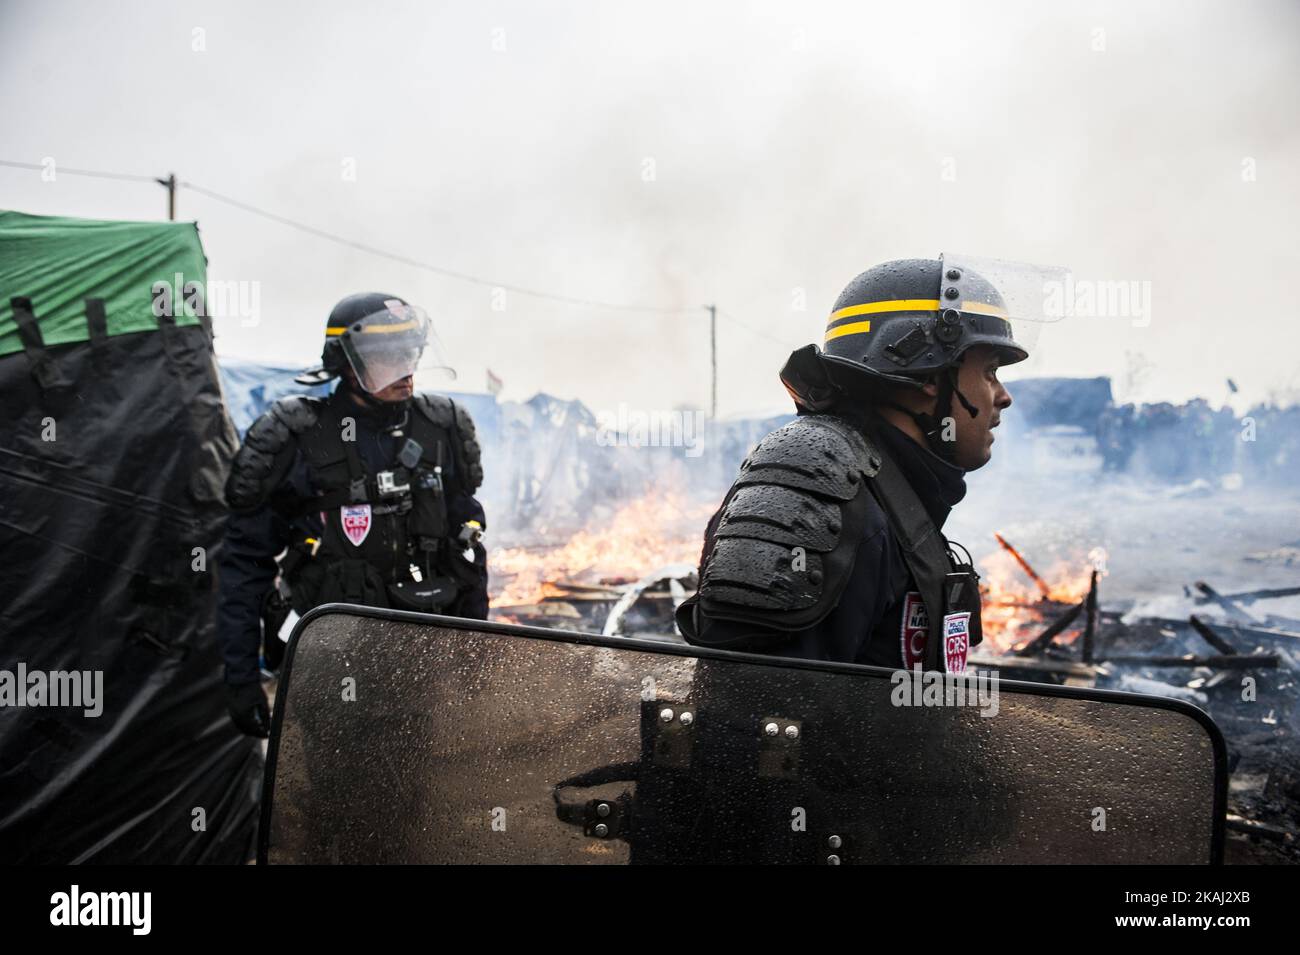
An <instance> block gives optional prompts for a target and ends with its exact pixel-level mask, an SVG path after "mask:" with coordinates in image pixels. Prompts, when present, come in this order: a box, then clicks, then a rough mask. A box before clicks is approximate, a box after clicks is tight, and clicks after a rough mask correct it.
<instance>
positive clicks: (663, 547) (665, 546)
mask: <svg viewBox="0 0 1300 955" xmlns="http://www.w3.org/2000/svg"><path fill="white" fill-rule="evenodd" d="M715 509H716V505H713V504H707V505H701V504H697V503H694V502H691V501H689V500H688V499H687V498H686V497H685V495H683V494H682V493H681V492H680V491H676V490H663V491H654V492H651V493H650V494H647V495H646V496H645V497H643V498H641V499H639V500H636V501H632V502H631V503H628V504H625V505H623V506H622V507H620V508H618V509H617V510H616V511H615V512H614V513H613V515H612V516H610V517H609V518H608V519H606V520H603V521H595V520H593V521H591V522H589V524H588V526H587V527H585V528H583V529H582V530H580V531H578V532H577V533H575V534H573V535H572V536H571V537H570V538H569V539H568V540H566V541H565V542H564V543H563V544H560V545H559V546H556V547H499V548H497V549H495V550H493V551H492V552H491V553H490V554H489V555H488V567H489V568H490V569H491V573H492V578H493V582H494V583H495V582H496V581H504V582H505V586H504V588H503V589H502V590H501V592H500V593H498V594H496V595H495V596H494V597H493V599H492V605H493V606H494V607H516V606H524V605H531V604H536V603H539V602H541V601H542V600H544V599H545V598H547V597H562V596H563V595H564V594H565V593H566V592H565V590H564V589H563V588H562V587H557V586H555V584H554V583H553V582H554V581H559V580H564V581H574V582H580V583H585V584H596V583H598V582H599V581H601V580H602V579H611V578H613V579H619V580H638V579H640V578H641V577H642V576H643V575H645V574H647V573H649V572H650V571H652V570H654V569H655V568H656V567H662V566H663V565H665V564H691V565H694V564H695V563H696V562H697V561H698V560H699V557H700V547H701V546H702V544H703V542H704V527H705V524H706V523H707V521H708V519H709V517H710V516H711V515H712V514H713V512H714V510H715Z"/></svg>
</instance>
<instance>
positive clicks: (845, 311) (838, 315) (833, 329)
mask: <svg viewBox="0 0 1300 955" xmlns="http://www.w3.org/2000/svg"><path fill="white" fill-rule="evenodd" d="M949 307H951V306H949ZM942 308H943V305H942V303H940V301H939V300H938V299H937V298H901V299H894V300H892V301H889V302H865V303H863V304H862V305H850V306H848V307H847V308H841V309H839V310H838V311H834V312H832V313H831V317H830V321H829V322H828V323H827V325H826V341H830V340H831V339H833V338H839V337H840V336H841V335H860V334H865V333H866V332H869V331H871V322H869V321H867V322H844V319H846V318H856V317H857V316H859V315H880V314H884V313H887V312H937V311H940V310H941V309H942ZM961 311H963V312H969V313H970V314H972V315H992V316H994V317H996V318H1008V317H1009V316H1008V315H1007V312H1006V310H1005V309H1002V308H998V307H997V306H996V305H988V304H986V303H984V302H973V301H963V302H962V303H961ZM837 322H843V324H838V325H837V324H836V323H837Z"/></svg>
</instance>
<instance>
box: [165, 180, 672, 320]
mask: <svg viewBox="0 0 1300 955" xmlns="http://www.w3.org/2000/svg"><path fill="white" fill-rule="evenodd" d="M180 186H181V187H182V188H183V189H189V190H192V191H193V192H197V193H199V194H200V195H204V196H207V197H208V198H209V199H216V200H217V201H218V202H224V203H226V204H227V205H231V206H234V207H235V208H237V209H242V210H244V211H245V212H249V213H252V214H253V215H256V216H261V217H262V218H264V219H270V220H271V221H273V222H278V223H280V224H281V225H287V226H289V227H291V228H294V229H298V230H299V231H301V232H306V233H307V234H309V235H314V236H316V237H317V238H320V239H325V240H326V241H329V242H335V243H338V244H339V245H344V246H347V247H348V248H351V249H356V250H358V251H360V252H366V253H368V254H370V255H376V256H379V257H380V258H384V259H389V260H390V261H393V262H399V263H401V264H402V265H409V266H411V267H413V268H417V269H423V270H424V271H426V272H433V273H435V274H436V275H442V276H445V277H447V278H453V279H459V280H461V281H462V282H471V283H473V284H475V285H482V286H486V287H488V288H500V289H505V290H506V291H508V292H514V293H516V294H517V295H527V296H530V297H532V298H542V299H549V300H551V301H553V302H564V303H565V304H568V305H582V306H586V307H589V308H604V309H611V310H616V311H624V312H659V313H671V312H686V311H694V309H688V308H685V307H683V306H676V307H666V306H659V305H626V304H622V303H618V302H602V301H600V300H598V299H590V298H576V297H574V296H570V295H556V294H555V293H553V292H543V291H540V290H538V289H531V288H526V287H524V286H520V285H511V284H509V283H506V282H494V281H493V280H491V279H485V278H483V277H482V276H478V275H471V274H469V273H468V272H459V271H457V270H456V269H448V268H444V267H443V266H440V265H432V264H430V263H428V262H421V261H420V260H419V259H413V258H410V257H409V256H405V255H399V254H398V253H395V252H388V251H386V250H384V249H379V248H376V247H375V246H372V245H367V244H366V243H364V242H358V241H356V240H355V239H349V238H347V237H346V236H341V235H337V234H335V233H333V232H327V231H325V230H324V229H318V228H316V227H315V226H311V225H307V224H306V223H304V222H298V221H297V220H295V219H290V218H288V217H287V216H282V215H279V214H278V213H275V212H269V211H267V210H266V209H259V208H258V207H257V206H254V205H250V204H249V203H247V202H241V201H240V200H238V199H232V198H231V197H230V196H223V195H221V194H220V193H218V192H213V191H212V190H211V189H205V188H204V187H203V186H200V185H197V184H195V183H192V182H182V183H180Z"/></svg>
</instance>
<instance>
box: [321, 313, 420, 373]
mask: <svg viewBox="0 0 1300 955" xmlns="http://www.w3.org/2000/svg"><path fill="white" fill-rule="evenodd" d="M386 306H387V307H386V308H384V309H383V310H382V311H379V312H372V313H370V314H369V315H366V316H365V317H364V318H361V319H360V320H358V321H355V322H353V323H352V324H351V325H349V326H347V328H346V329H345V330H344V331H342V332H341V333H340V343H341V345H342V346H343V354H344V355H346V356H347V359H348V363H349V364H350V365H351V366H352V370H353V371H354V372H356V376H357V381H358V383H360V385H361V387H362V388H364V389H365V390H366V391H368V392H370V393H371V394H375V393H377V392H380V391H383V390H384V389H385V388H387V387H388V386H389V385H391V384H393V383H394V382H397V381H401V380H402V379H403V378H406V377H409V376H410V375H413V374H414V373H415V369H416V366H417V365H419V363H420V356H421V355H422V354H424V349H425V347H426V346H427V345H428V342H429V332H430V326H429V317H428V316H427V315H426V314H425V313H424V310H423V309H421V308H417V307H415V306H414V305H404V304H402V303H401V302H398V301H390V302H388V303H386Z"/></svg>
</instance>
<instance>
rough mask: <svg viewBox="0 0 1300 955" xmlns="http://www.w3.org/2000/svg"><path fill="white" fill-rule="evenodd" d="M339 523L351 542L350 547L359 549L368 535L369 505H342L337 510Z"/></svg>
mask: <svg viewBox="0 0 1300 955" xmlns="http://www.w3.org/2000/svg"><path fill="white" fill-rule="evenodd" d="M339 523H341V524H342V525H343V533H344V534H346V535H347V538H348V540H350V541H352V546H353V547H360V546H361V542H362V541H363V540H365V539H366V535H367V534H369V533H370V505H369V504H344V505H343V506H342V507H340V508H339Z"/></svg>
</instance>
